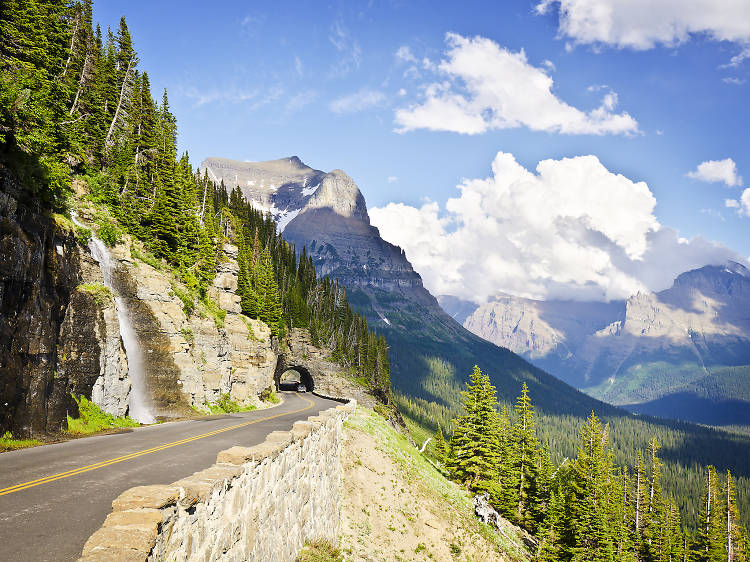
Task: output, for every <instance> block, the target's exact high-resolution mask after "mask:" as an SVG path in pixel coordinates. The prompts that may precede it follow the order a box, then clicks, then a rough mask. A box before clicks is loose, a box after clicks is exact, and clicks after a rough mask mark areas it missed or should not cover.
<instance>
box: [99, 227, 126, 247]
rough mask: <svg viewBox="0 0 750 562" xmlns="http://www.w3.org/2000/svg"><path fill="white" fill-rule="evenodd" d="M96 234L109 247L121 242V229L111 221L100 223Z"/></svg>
mask: <svg viewBox="0 0 750 562" xmlns="http://www.w3.org/2000/svg"><path fill="white" fill-rule="evenodd" d="M96 235H97V236H98V237H99V239H100V240H101V241H102V242H104V243H105V244H106V245H107V246H109V247H110V248H111V247H112V246H117V244H120V243H121V242H122V231H121V230H120V229H119V228H118V227H117V225H115V224H113V223H111V222H105V223H101V224H100V225H99V230H98V231H97V232H96Z"/></svg>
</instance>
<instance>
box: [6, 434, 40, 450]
mask: <svg viewBox="0 0 750 562" xmlns="http://www.w3.org/2000/svg"><path fill="white" fill-rule="evenodd" d="M41 444H42V442H41V441H39V440H38V439H13V434H12V433H11V432H10V431H6V432H5V433H4V434H3V435H2V437H0V452H5V451H15V450H17V449H26V448H28V447H36V446H37V445H41Z"/></svg>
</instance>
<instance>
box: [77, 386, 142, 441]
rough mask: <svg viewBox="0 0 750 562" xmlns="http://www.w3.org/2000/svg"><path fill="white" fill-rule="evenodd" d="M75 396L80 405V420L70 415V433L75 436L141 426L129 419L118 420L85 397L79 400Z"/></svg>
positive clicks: (80, 397)
mask: <svg viewBox="0 0 750 562" xmlns="http://www.w3.org/2000/svg"><path fill="white" fill-rule="evenodd" d="M72 396H73V400H75V401H76V404H78V416H79V417H78V418H72V417H70V415H68V433H71V434H73V435H88V434H90V433H96V432H97V431H102V430H104V429H113V428H116V427H138V426H139V425H140V424H139V423H138V422H137V421H135V420H133V419H131V418H129V417H124V418H117V417H115V416H113V415H112V414H108V413H107V412H105V411H103V410H102V409H101V408H99V406H97V405H96V404H94V403H93V402H91V401H89V400H87V399H86V397H85V396H79V397H78V398H76V397H75V395H72Z"/></svg>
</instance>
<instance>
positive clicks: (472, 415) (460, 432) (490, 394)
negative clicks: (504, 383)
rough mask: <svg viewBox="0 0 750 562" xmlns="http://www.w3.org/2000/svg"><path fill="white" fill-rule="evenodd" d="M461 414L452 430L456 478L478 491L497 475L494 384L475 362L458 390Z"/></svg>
mask: <svg viewBox="0 0 750 562" xmlns="http://www.w3.org/2000/svg"><path fill="white" fill-rule="evenodd" d="M461 395H462V403H463V409H464V415H462V416H461V417H459V418H458V419H456V420H455V426H456V431H455V432H454V434H453V439H452V440H451V444H452V445H453V441H454V440H455V441H456V443H455V445H454V451H455V454H456V459H455V474H456V477H457V479H458V480H459V481H460V482H462V483H464V484H465V485H467V486H469V487H470V488H471V489H474V490H477V491H486V490H487V489H488V488H489V487H491V485H492V483H493V482H494V481H495V480H496V478H497V470H496V467H497V459H495V458H494V451H495V450H496V449H495V447H494V443H493V441H494V440H495V439H497V434H496V432H497V420H496V415H497V414H496V412H497V410H496V407H497V398H496V394H495V387H494V386H492V384H491V383H490V380H489V377H488V376H487V375H484V374H482V371H481V370H480V369H479V367H477V366H476V365H475V366H474V371H473V372H472V374H471V376H470V382H468V383H466V390H465V391H463V392H462V393H461Z"/></svg>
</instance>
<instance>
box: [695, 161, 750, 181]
mask: <svg viewBox="0 0 750 562" xmlns="http://www.w3.org/2000/svg"><path fill="white" fill-rule="evenodd" d="M686 175H687V177H689V178H693V179H694V180H699V181H705V182H708V183H714V182H724V183H725V184H727V186H729V187H735V186H738V185H741V184H742V177H741V176H739V175H738V174H737V164H735V162H734V160H732V159H731V158H725V159H724V160H706V161H705V162H701V163H700V164H698V167H697V168H696V169H695V170H694V171H692V172H688V173H687V174H686Z"/></svg>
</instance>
